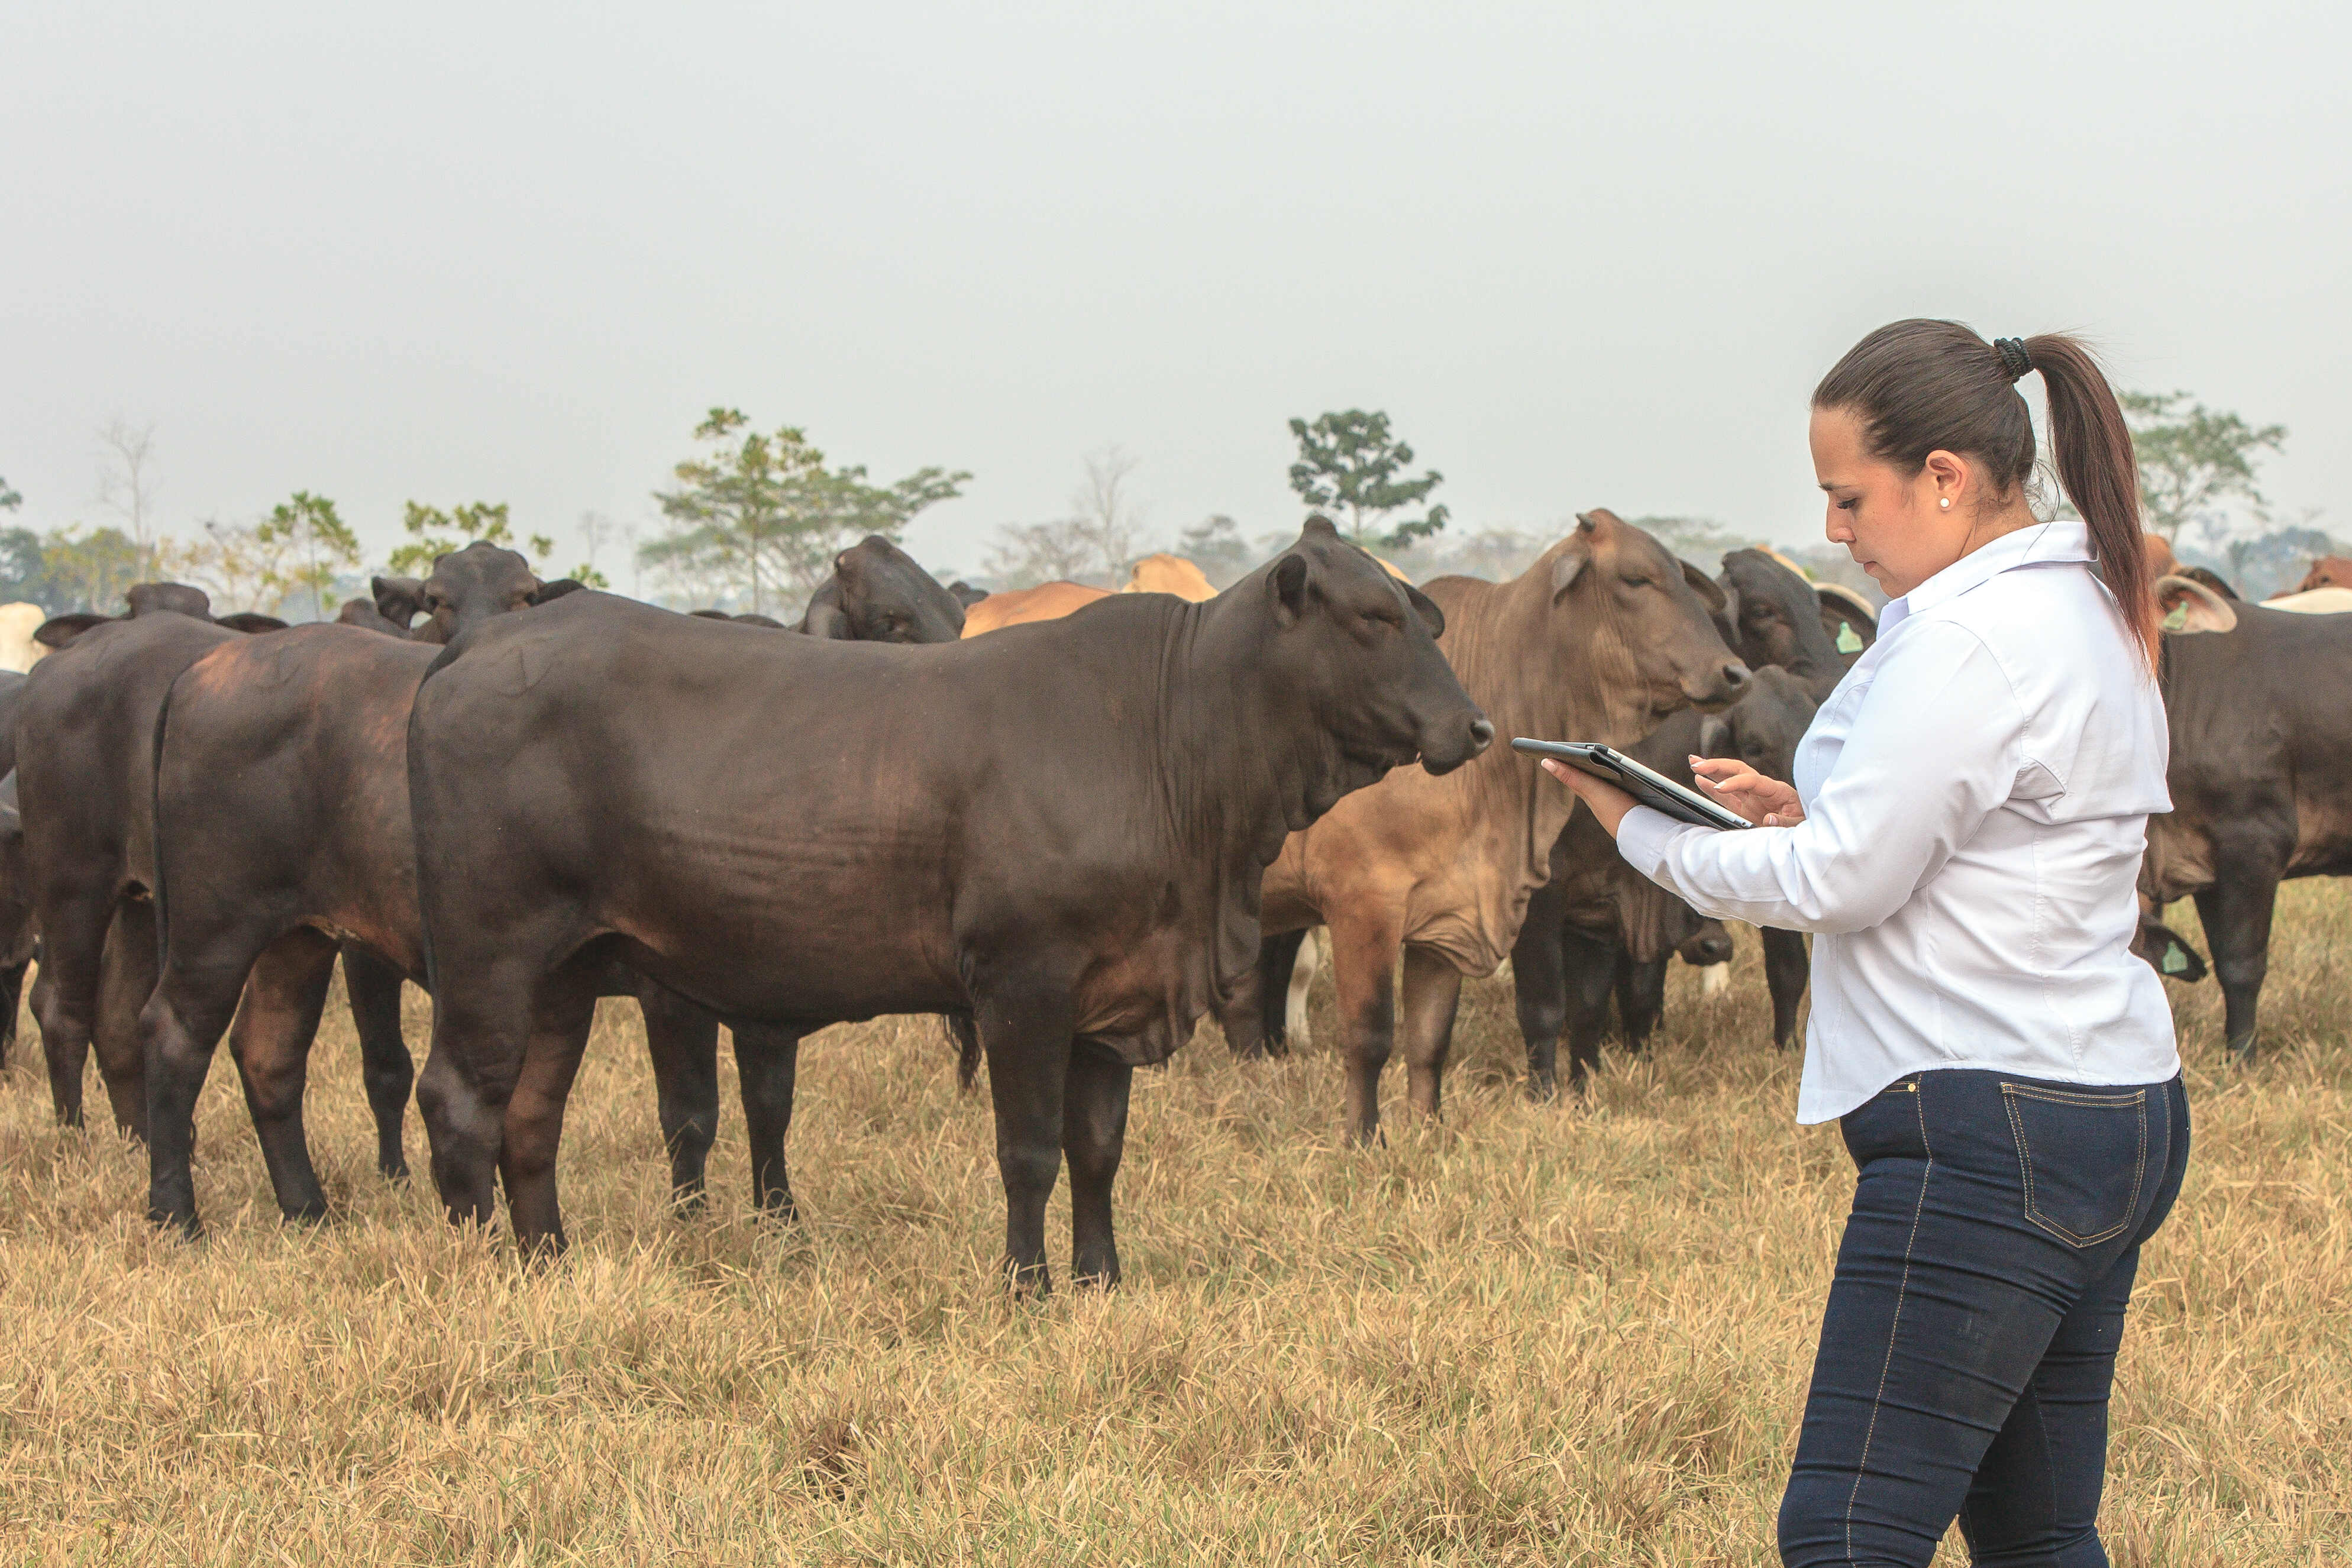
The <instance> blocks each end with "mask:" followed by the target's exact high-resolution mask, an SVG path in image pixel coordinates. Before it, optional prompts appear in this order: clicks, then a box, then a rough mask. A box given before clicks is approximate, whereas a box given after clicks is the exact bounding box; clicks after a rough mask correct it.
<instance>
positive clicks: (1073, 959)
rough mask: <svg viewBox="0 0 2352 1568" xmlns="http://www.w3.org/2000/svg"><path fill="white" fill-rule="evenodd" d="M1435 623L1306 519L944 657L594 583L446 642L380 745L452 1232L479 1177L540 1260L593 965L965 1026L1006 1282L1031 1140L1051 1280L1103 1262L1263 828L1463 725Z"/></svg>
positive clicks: (1263, 844)
mask: <svg viewBox="0 0 2352 1568" xmlns="http://www.w3.org/2000/svg"><path fill="white" fill-rule="evenodd" d="M1442 624H1443V620H1442V617H1441V616H1440V615H1439V613H1438V612H1437V609H1436V607H1435V606H1434V605H1433V604H1432V603H1430V602H1429V601H1428V600H1426V599H1424V598H1423V597H1421V596H1420V595H1418V594H1416V593H1413V592H1412V591H1410V590H1408V589H1406V588H1404V587H1402V585H1400V584H1397V583H1396V582H1395V581H1394V580H1392V579H1391V578H1389V577H1388V576H1387V575H1386V574H1385V573H1383V572H1381V570H1379V568H1378V567H1377V566H1376V565H1375V564H1374V563H1373V562H1372V561H1371V559H1370V558H1369V557H1367V556H1366V555H1365V554H1364V553H1363V552H1362V551H1360V550H1358V549H1355V548H1354V547H1352V546H1350V545H1348V544H1346V543H1345V542H1343V541H1342V540H1341V539H1340V538H1339V537H1338V535H1337V534H1336V533H1335V532H1334V531H1333V529H1332V528H1331V527H1330V525H1329V524H1328V522H1325V521H1324V520H1322V519H1320V518H1317V519H1314V520H1312V521H1311V522H1310V523H1309V524H1308V526H1307V531H1306V533H1305V534H1304V536H1303V537H1302V538H1300V540H1299V541H1298V543H1297V545H1295V546H1293V547H1292V548H1291V549H1288V550H1286V551H1285V552H1283V554H1282V555H1281V556H1279V557H1278V558H1276V559H1275V560H1273V561H1271V562H1269V563H1267V564H1266V565H1265V566H1264V567H1261V568H1260V569H1259V570H1257V571H1255V572H1254V573H1252V574H1251V575H1250V576H1248V577H1246V578H1244V579H1243V580H1242V581H1241V582H1239V583H1238V584H1236V585H1235V586H1234V588H1232V589H1231V590H1229V591H1226V592H1225V593H1223V594H1221V595H1219V596H1218V597H1217V598H1215V599H1213V600H1210V601H1207V602H1206V603H1202V604H1191V603H1187V602H1185V601H1181V600H1178V599H1175V598H1171V597H1169V596H1166V595H1162V594H1151V593H1138V594H1123V595H1118V596H1115V597H1109V598H1107V600H1106V601H1104V602H1101V603H1098V604H1096V605H1094V606H1092V607H1091V608H1090V609H1088V610H1087V612H1086V613H1084V614H1082V615H1077V616H1073V617H1071V618H1069V619H1067V620H1064V621H1058V622H1049V623H1046V624H1043V625H1036V626H1027V627H1017V628H1013V629H1011V630H1009V631H1005V632H997V633H994V634H992V635H991V636H988V637H983V638H968V639H966V640H965V641H963V642H961V643H955V644H952V645H950V646H947V647H938V648H902V647H891V646H885V645H876V644H870V643H829V642H823V641H819V640H816V639H813V638H800V637H777V638H765V639H748V638H747V639H736V640H734V641H733V642H730V643H728V644H727V645H726V646H724V647H722V646H721V644H720V641H719V640H721V639H728V638H730V633H729V632H727V631H726V629H724V628H722V627H714V626H705V625H703V624H702V623H701V622H696V621H693V620H690V619H688V618H686V617H682V616H672V615H667V614H664V613H663V612H659V611H656V610H652V609H649V608H647V607H646V606H643V605H638V604H634V603H631V602H629V601H625V600H619V599H614V598H611V597H609V596H605V595H602V594H584V595H576V596H574V597H573V598H572V599H571V600H569V601H565V602H564V603H563V604H561V605H557V606H555V607H553V608H552V609H551V610H550V611H549V612H546V613H545V614H543V615H531V616H517V617H514V618H512V619H510V620H509V621H507V622H497V623H493V624H491V625H488V626H486V627H484V628H482V629H481V630H480V631H479V632H475V633H473V634H471V635H469V636H467V637H465V638H461V639H459V641H458V642H457V643H455V644H453V645H452V647H451V649H450V655H451V656H449V657H447V658H446V660H445V661H443V662H441V663H439V664H436V667H435V669H434V671H433V672H432V674H429V675H428V676H427V677H426V679H425V685H424V686H423V688H422V689H421V690H420V691H419V693H418V694H417V699H416V707H415V717H414V719H413V720H412V722H411V727H410V748H409V765H410V774H411V794H412V799H413V800H414V803H415V813H416V834H417V858H418V866H419V872H420V882H421V884H422V885H421V892H422V894H423V899H424V906H425V927H426V929H427V930H428V931H429V932H430V933H431V938H432V940H431V950H432V954H433V967H434V977H435V982H436V990H435V998H434V1032H433V1054H432V1057H431V1059H430V1060H429V1061H427V1062H426V1063H425V1072H424V1075H423V1077H422V1078H421V1079H420V1080H419V1082H418V1085H417V1103H418V1104H419V1106H420V1107H421V1108H422V1110H423V1112H424V1114H425V1121H426V1124H427V1125H428V1126H429V1127H430V1128H431V1130H432V1134H433V1171H434V1176H435V1179H436V1182H437V1183H438V1184H439V1186H440V1189H441V1194H442V1197H443V1199H444V1201H445V1202H446V1204H447V1205H448V1208H449V1213H450V1216H451V1218H453V1219H456V1220H459V1221H476V1222H487V1221H488V1219H489V1218H490V1217H491V1215H492V1213H493V1211H494V1205H495V1199H496V1191H497V1186H496V1184H497V1182H498V1181H499V1180H500V1179H501V1178H502V1179H503V1183H504V1186H505V1189H506V1194H507V1201H508V1206H509V1214H510V1216H511V1218H512V1222H513V1227H514V1230H515V1234H516V1236H517V1237H518V1239H520V1242H521V1243H522V1244H523V1245H524V1246H525V1247H526V1248H538V1247H541V1246H547V1245H552V1246H560V1245H561V1244H562V1219H561V1212H560V1208H559V1205H558V1202H557V1197H556V1186H555V1156H556V1146H557V1143H558V1141H559V1139H560V1136H561V1133H562V1115H563V1103H564V1099H565V1096H566V1094H567V1092H568V1091H569V1087H570V1084H571V1081H572V1072H573V1071H574V1068H575V1066H576V1063H577V1061H578V1060H579V1053H580V1051H581V1048H582V1044H583V1040H584V1037H585V1033H586V1027H587V1022H588V1005H589V1001H590V998H589V994H588V993H589V985H588V981H589V977H590V976H591V974H592V973H593V967H594V966H595V965H596V964H598V963H600V962H603V961H604V955H605V954H607V953H612V952H618V953H620V954H623V955H625V956H626V958H627V960H628V961H629V962H630V963H632V964H635V965H636V966H638V967H641V968H643V969H645V970H646V972H647V973H649V974H651V975H652V976H654V977H656V979H658V980H660V981H661V982H662V983H663V984H665V985H667V986H669V987H671V988H674V989H676V990H677V991H679V992H680V993H681V994H683V995H686V996H689V997H692V998H695V999H696V1000H698V1001H700V1002H702V1003H703V1004H704V1005H706V1006H708V1007H709V1008H711V1009H714V1010H716V1011H718V1012H719V1013H720V1014H722V1015H723V1016H725V1017H727V1018H730V1019H735V1018H747V1019H761V1020H765V1021H768V1022H772V1023H774V1024H777V1025H780V1026H788V1027H791V1028H793V1029H795V1030H809V1029H815V1028H818V1027H821V1026H823V1025H824V1024H827V1023H832V1022H837V1021H843V1020H847V1019H863V1018H870V1017H873V1016H875V1015H877V1014H880V1013H900V1012H964V1013H969V1014H970V1015H971V1016H972V1017H974V1018H975V1019H976V1020H977V1026H978V1034H979V1041H980V1046H981V1049H982V1051H984V1052H985V1053H986V1057H987V1063H988V1077H989V1090H990V1094H991V1098H992V1101H993V1103H994V1106H995V1112H996V1125H997V1164H998V1169H999V1171H1000V1173H1001V1175H1002V1176H1003V1183H1004V1188H1005V1197H1006V1228H1005V1238H1006V1239H1005V1253H1006V1260H1007V1264H1008V1266H1009V1267H1010V1269H1011V1270H1012V1272H1013V1278H1014V1280H1015V1281H1017V1282H1019V1283H1022V1284H1024V1285H1034V1286H1035V1287H1037V1288H1040V1289H1042V1288H1043V1287H1044V1286H1045V1282H1046V1278H1047V1275H1046V1267H1045V1201H1046V1198H1047V1197H1048V1195H1049V1194H1050V1193H1051V1192H1052V1190H1053V1188H1054V1186H1055V1183H1056V1181H1057V1180H1058V1178H1059V1172H1060V1166H1061V1163H1062V1157H1063V1154H1064V1152H1065V1151H1067V1153H1068V1155H1069V1157H1070V1165H1071V1185H1072V1231H1073V1270H1074V1271H1075V1273H1076V1275H1077V1276H1078V1277H1080V1278H1081V1279H1089V1280H1097V1281H1115V1280H1116V1279H1117V1278H1118V1251H1117V1247H1116V1244H1115V1242H1114V1240H1113V1236H1112V1228H1111V1185H1112V1181H1113V1178H1114V1176H1116V1174H1117V1171H1118V1161H1119V1155H1120V1151H1121V1148H1122V1145H1123V1142H1124V1138H1125V1134H1126V1123H1127V1105H1128V1089H1129V1079H1130V1077H1131V1075H1132V1073H1133V1071H1134V1068H1135V1067H1136V1066H1137V1065H1139V1064H1144V1063H1150V1062H1153V1061H1160V1060H1163V1059H1164V1058H1166V1057H1167V1056H1168V1055H1169V1053H1170V1052H1171V1051H1174V1050H1175V1049H1176V1048H1177V1047H1178V1046H1180V1045H1181V1044H1182V1043H1183V1042H1184V1041H1185V1040H1187V1039H1188V1038H1189V1037H1190V1036H1191V1034H1192V1029H1193V1025H1194V1023H1195V1022H1196V1021H1197V1019H1198V1018H1199V1016H1200V1014H1201V1012H1202V1010H1203V1009H1205V1008H1206V1007H1207V1006H1208V1005H1209V1003H1210V1002H1211V1001H1212V1000H1213V998H1216V997H1217V996H1218V995H1220V994H1221V993H1222V992H1223V990H1224V989H1225V988H1227V987H1228V986H1230V985H1231V984H1232V983H1233V982H1234V980H1236V979H1237V978H1238V977H1240V975H1241V974H1242V973H1243V972H1244V970H1245V969H1247V968H1248V967H1249V966H1250V963H1251V960H1252V959H1253V958H1254V957H1255V955H1256V952H1257V922H1256V919H1255V915H1256V908H1255V904H1256V894H1257V888H1258V883H1259V877H1260V875H1261V873H1262V872H1263V868H1264V866H1265V862H1267V861H1268V860H1270V859H1271V858H1273V856H1274V855H1275V854H1276V852H1277V851H1278V850H1279V849H1280V848H1281V846H1282V842H1283V839H1284V835H1285V833H1286V831H1288V830H1289V829H1291V828H1293V827H1304V826H1306V825H1307V824H1308V823H1310V822H1312V821H1314V820H1315V819H1316V818H1317V817H1318V816H1319V815H1321V814H1322V813H1323V812H1324V811H1326V810H1329V809H1330V807H1331V805H1332V804H1333V802H1335V801H1337V800H1339V799H1341V798H1342V797H1343V796H1345V795H1347V794H1348V793H1349V791H1350V790H1353V789H1360V788H1362V787H1363V786H1365V785H1367V784H1370V783H1371V782H1373V781H1374V780H1376V779H1380V778H1381V777H1382V776H1383V775H1384V774H1386V773H1387V772H1388V771H1389V770H1390V769H1391V768H1395V767H1398V766H1401V765H1402V764H1405V763H1408V762H1410V761H1412V759H1413V758H1414V757H1415V756H1416V755H1418V756H1420V757H1421V758H1423V759H1425V761H1426V763H1427V764H1428V765H1429V766H1430V767H1431V768H1436V769H1439V770H1444V769H1447V768H1454V767H1456V766H1459V765H1460V764H1461V763H1463V762H1464V761H1465V760H1467V759H1468V758H1472V757H1474V756H1475V755H1476V754H1477V753H1478V752H1480V751H1481V750H1483V749H1485V748H1486V745H1487V742H1488V741H1489V740H1490V739H1491V738H1492V737H1493V729H1492V727H1491V726H1490V725H1488V724H1487V722H1486V719H1485V717H1484V716H1481V715H1480V713H1479V712H1478V709H1477V707H1476V706H1475V705H1474V704H1473V703H1472V702H1471V701H1470V699H1469V698H1468V697H1467V696H1466V695H1465V694H1464V693H1463V690H1462V688H1461V686H1460V685H1459V684H1458V683H1457V682H1456V681H1455V680H1454V675H1453V674H1452V673H1451V672H1450V671H1449V670H1448V669H1447V668H1446V665H1445V660H1444V656H1443V655H1442V654H1441V653H1439V652H1438V650H1437V645H1436V643H1435V641H1434V640H1433V637H1432V635H1431V632H1432V630H1433V628H1435V627H1437V626H1441V625H1442ZM736 643H740V646H737V645H735V644H736ZM587 758H593V759H594V761H593V765H586V764H585V762H584V759H587ZM780 1152H781V1151H780V1150H779V1153H780Z"/></svg>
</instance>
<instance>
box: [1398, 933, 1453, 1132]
mask: <svg viewBox="0 0 2352 1568" xmlns="http://www.w3.org/2000/svg"><path fill="white" fill-rule="evenodd" d="M1461 1001H1462V971H1461V970H1459V969H1457V968H1455V967H1454V966H1453V965H1452V964H1451V963H1449V962H1447V961H1446V958H1445V956H1444V954H1442V953H1440V952H1438V951H1437V949H1435V948H1434V947H1415V946H1407V947H1406V948H1405V950H1404V1069H1405V1102H1406V1103H1408V1104H1410V1105H1411V1106H1412V1108H1413V1109H1414V1110H1416V1111H1418V1112H1420V1113H1422V1114H1423V1115H1424V1116H1435V1115H1436V1114H1437V1113H1438V1110H1439V1107H1440V1106H1441V1104H1442V1103H1444V1094H1445V1058H1446V1056H1447V1054H1448V1053H1449V1052H1450V1051H1452V1050H1453V1049H1454V1009H1456V1008H1458V1007H1459V1006H1460V1005H1461Z"/></svg>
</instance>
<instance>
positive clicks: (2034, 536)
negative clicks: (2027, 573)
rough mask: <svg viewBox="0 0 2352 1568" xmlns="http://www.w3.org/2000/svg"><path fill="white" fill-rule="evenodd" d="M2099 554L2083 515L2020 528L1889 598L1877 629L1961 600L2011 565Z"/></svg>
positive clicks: (2045, 563)
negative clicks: (1893, 597)
mask: <svg viewBox="0 0 2352 1568" xmlns="http://www.w3.org/2000/svg"><path fill="white" fill-rule="evenodd" d="M2095 559H2098V558H2097V556H2095V554H2094V553H2093V552H2092V549H2091V531H2090V529H2089V528H2087V527H2086V526H2084V523H2083V521H2082V520H2081V519H2080V518H2077V517H2058V518H2054V519H2053V520H2052V521H2050V522H2046V523H2036V524H2034V525H2033V526H2032V527H2031V528H2018V529H2016V530H2014V531H2013V532H2011V533H2006V534H2003V535H2001V536H2000V538H1997V539H1994V540H1993V541H1992V542H1990V544H1985V545H1980V546H1979V547H1978V548H1977V549H1972V550H1970V551H1969V553H1968V554H1966V555H1964V556H1962V557H1961V558H1960V559H1958V560H1956V561H1954V562H1953V563H1952V564H1951V565H1949V566H1948V567H1946V568H1945V569H1944V570H1941V571H1939V572H1937V574H1936V575H1935V576H1933V577H1931V578H1929V579H1928V580H1927V581H1925V582H1923V583H1921V584H1920V585H1919V586H1918V587H1916V588H1915V589H1913V590H1912V591H1910V592H1908V593H1906V594H1905V595H1904V596H1903V597H1902V598H1900V599H1890V600H1888V601H1886V605H1885V608H1884V609H1882V610H1881V611H1879V612H1878V634H1879V635H1880V636H1882V637H1884V636H1885V635H1886V634H1887V633H1888V632H1892V631H1894V630H1895V627H1896V626H1898V625H1900V624H1901V623H1902V622H1903V621H1904V620H1905V619H1906V618H1907V617H1909V616H1911V615H1914V614H1916V613H1917V612H1920V611H1922V610H1933V609H1934V608H1935V607H1936V606H1937V605H1938V604H1942V603H1944V602H1946V601H1949V600H1954V599H1958V597H1959V596H1960V595H1961V594H1963V593H1966V592H1967V591H1969V589H1971V588H1976V587H1979V586H1980V585H1982V584H1984V583H1987V582H1990V581H1991V580H1993V579H1994V578H1996V577H1999V576H2000V574H2001V573H2002V572H2004V571H2008V570H2012V569H2013V568H2016V567H2021V566H2048V565H2053V564H2058V563H2062V562H2067V561H2088V560H2095Z"/></svg>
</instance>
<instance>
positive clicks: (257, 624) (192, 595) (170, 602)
mask: <svg viewBox="0 0 2352 1568" xmlns="http://www.w3.org/2000/svg"><path fill="white" fill-rule="evenodd" d="M122 597H123V599H124V601H126V602H127V603H128V604H129V606H130V608H129V609H128V610H126V611H124V612H122V613H121V614H120V615H100V614H97V613H95V612H90V611H86V610H76V611H70V612H68V613H66V614H63V615H52V616H50V617H49V618H48V619H47V621H44V622H41V625H40V628H39V630H37V631H36V632H34V633H33V641H34V642H36V643H40V644H41V645H42V646H43V647H47V648H62V647H64V646H65V645H66V644H67V643H70V642H72V641H73V640H74V639H75V638H77V637H79V636H80V635H81V634H82V633H83V632H88V631H89V630H90V629H91V628H93V627H97V626H111V625H114V624H116V623H117V622H123V621H135V620H137V619H138V618H139V617H140V616H142V615H160V614H163V612H167V611H168V612H171V613H173V614H174V615H185V616H187V617H188V618H189V619H190V620H193V621H210V622H215V624H217V625H222V626H226V627H227V628H228V629H229V630H230V631H232V632H277V631H282V630H283V629H284V628H285V625H286V622H283V621H280V620H279V619H278V617H277V616H275V615H258V614H255V613H253V612H250V611H241V612H238V613H236V614H235V615H218V616H216V615H215V614H214V613H213V601H212V596H211V595H209V594H207V593H206V592H205V591H204V590H203V589H201V588H191V587H189V586H188V585H187V584H186V583H184V582H142V583H138V584H135V585H134V586H133V587H132V588H131V591H129V592H128V593H126V594H124V595H123V596H122Z"/></svg>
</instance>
